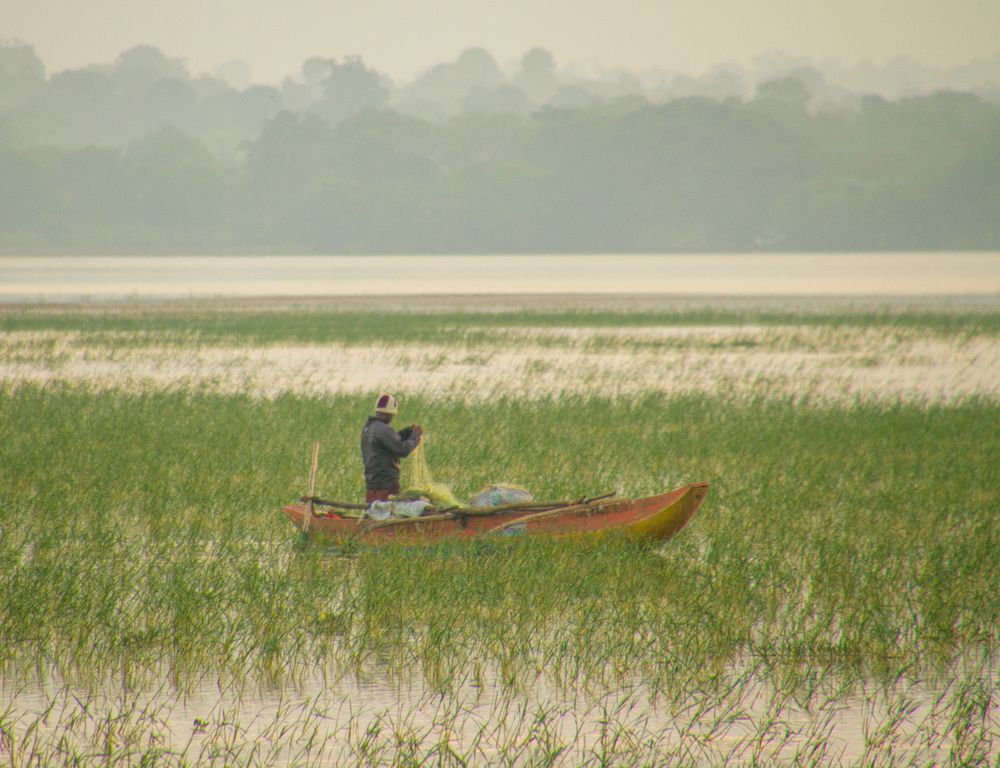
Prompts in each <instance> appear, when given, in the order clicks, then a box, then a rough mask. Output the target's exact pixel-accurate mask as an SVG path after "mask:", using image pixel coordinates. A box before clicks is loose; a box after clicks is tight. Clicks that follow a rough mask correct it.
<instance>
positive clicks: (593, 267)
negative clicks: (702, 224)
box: [0, 252, 1000, 303]
mask: <svg viewBox="0 0 1000 768" xmlns="http://www.w3.org/2000/svg"><path fill="white" fill-rule="evenodd" d="M525 293H543V294H649V295H652V294H666V295H678V296H734V297H740V296H777V297H781V296H803V297H810V296H816V297H822V296H902V297H916V296H953V297H962V296H968V297H983V296H997V295H1000V253H969V252H958V253H950V252H937V253H846V254H845V253H822V254H795V253H781V254H774V253H751V254H667V255H635V254H629V255H524V256H509V255H502V256H501V255H481V256H419V255H414V256H295V255H287V256H59V257H47V256H46V257H41V256H3V257H0V302H7V303H10V302H65V301H90V300H102V301H103V300H132V299H165V298H207V297H214V296H217V297H227V298H228V297H312V296H366V295H398V296H416V295H448V294H525Z"/></svg>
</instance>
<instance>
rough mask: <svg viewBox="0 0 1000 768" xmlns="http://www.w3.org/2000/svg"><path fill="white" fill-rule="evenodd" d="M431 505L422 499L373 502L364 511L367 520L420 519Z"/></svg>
mask: <svg viewBox="0 0 1000 768" xmlns="http://www.w3.org/2000/svg"><path fill="white" fill-rule="evenodd" d="M430 506H431V505H430V504H429V503H428V502H426V501H424V500H423V499H417V500H416V501H373V502H372V503H371V504H369V505H368V508H367V509H366V510H365V515H364V516H365V517H367V518H368V519H369V520H388V519H389V518H390V517H420V515H422V514H423V512H424V510H425V509H427V508H428V507H430Z"/></svg>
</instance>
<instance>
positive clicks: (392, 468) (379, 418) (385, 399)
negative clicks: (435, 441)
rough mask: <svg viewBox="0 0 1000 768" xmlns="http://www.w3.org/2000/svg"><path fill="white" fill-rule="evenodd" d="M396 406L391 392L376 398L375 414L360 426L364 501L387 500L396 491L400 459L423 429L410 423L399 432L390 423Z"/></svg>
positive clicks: (418, 437) (407, 453) (397, 489)
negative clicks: (363, 467)
mask: <svg viewBox="0 0 1000 768" xmlns="http://www.w3.org/2000/svg"><path fill="white" fill-rule="evenodd" d="M398 410H399V406H398V405H397V404H396V398H395V397H393V396H392V395H388V394H383V395H379V396H378V400H376V401H375V415H374V416H369V417H368V421H366V422H365V426H364V428H363V429H362V430H361V460H362V461H363V462H364V464H365V504H371V503H372V502H373V501H386V500H387V499H388V498H389V497H390V496H395V495H396V494H398V493H399V460H400V459H401V458H403V457H404V456H409V455H410V453H411V452H412V451H413V449H414V448H416V447H417V444H418V443H419V442H420V437H421V435H422V434H423V430H422V429H421V428H420V427H418V426H417V425H416V424H413V425H411V426H409V427H406V428H405V429H401V430H400V431H399V432H397V431H396V430H394V429H393V428H392V427H390V426H389V423H390V422H391V421H392V417H393V416H395V415H396V413H397V411H398Z"/></svg>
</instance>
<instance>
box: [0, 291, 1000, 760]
mask: <svg viewBox="0 0 1000 768" xmlns="http://www.w3.org/2000/svg"><path fill="white" fill-rule="evenodd" d="M997 327H998V323H997V317H996V316H995V315H992V314H977V315H968V316H961V315H953V314H934V313H928V314H920V313H916V314H909V315H902V316H890V315H882V314H878V313H869V314H851V313H845V314H841V315H838V314H828V315H825V316H822V315H807V314H787V313H786V314H779V315H778V316H775V315H769V314H767V313H764V312H757V313H756V314H754V313H750V314H741V315H739V316H736V315H734V314H732V313H719V314H715V315H713V314H711V313H701V314H699V313H692V314H691V315H690V316H687V317H685V316H684V315H683V314H682V313H681V314H678V313H661V314H659V315H655V314H654V315H645V314H644V315H628V314H624V315H622V314H614V313H603V314H602V313H591V314H587V313H583V312H572V313H563V314H559V313H550V314H546V313H543V312H531V313H522V312H517V313H499V314H492V313H486V314H473V313H464V314H462V313H454V314H449V315H442V314H440V313H438V314H434V313H431V314H405V313H404V314H398V315H393V316H366V315H365V314H364V313H336V312H320V313H316V312H311V311H310V312H306V311H301V310H287V311H281V312H254V311H245V312H237V313H235V314H233V313H230V312H221V311H213V310H210V309H208V308H204V307H203V308H202V309H200V310H199V311H198V312H195V313H171V312H169V311H152V310H148V309H147V310H134V311H133V310H125V311H117V310H116V311H107V312H98V313H92V312H89V311H85V310H75V311H67V310H61V311H58V312H53V311H51V310H47V311H36V310H32V309H30V308H23V309H18V310H5V311H4V314H3V328H4V332H3V334H2V335H0V345H2V357H0V365H2V371H3V376H2V380H3V384H2V389H0V423H2V424H3V440H2V442H0V523H2V526H0V530H2V538H0V605H2V606H3V609H2V612H0V669H2V671H3V689H2V694H0V729H2V742H0V755H2V756H3V760H4V761H7V762H9V763H10V764H12V765H18V766H20V765H38V764H41V765H62V764H66V765H107V764H113V765H172V766H179V765H186V766H187V765H271V764H276V763H278V764H282V763H285V764H290V765H330V764H345V765H420V764H442V765H512V766H513V765H565V766H575V765H594V766H597V765H625V764H627V765H643V764H644V765H661V764H665V763H680V764H685V765H687V764H693V765H728V764H754V763H756V764H764V763H766V764H774V763H784V764H794V765H815V764H823V765H841V764H843V765H899V764H904V765H906V764H919V765H926V764H947V765H956V766H957V765H963V766H964V765H991V764H994V763H991V762H990V761H995V759H996V758H995V755H996V753H997V746H998V742H1000V736H998V732H1000V723H998V710H997V697H998V695H1000V690H998V685H997V680H998V663H997V659H998V656H997V650H998V649H997V643H998V639H1000V638H998V626H1000V621H998V619H1000V611H998V606H1000V601H998V600H997V595H998V594H1000V575H998V574H1000V570H998V568H997V552H998V551H1000V521H998V519H997V515H996V512H997V509H998V508H1000V443H998V441H997V440H996V435H997V434H1000V406H998V402H997V394H998V393H997V391H996V389H995V381H996V380H992V381H989V380H987V378H986V377H985V376H984V377H982V378H981V379H975V378H973V379H972V381H973V382H979V383H978V384H969V380H970V379H969V377H970V376H971V375H973V374H975V373H976V372H980V371H983V370H986V371H992V370H995V368H996V366H997V359H998V357H1000V355H998V352H997V350H998V349H1000V343H998V338H997ZM806 349H808V350H810V354H815V355H820V356H823V355H826V356H832V357H826V358H823V359H825V360H833V361H834V362H832V363H830V364H829V365H828V366H827V367H828V369H829V370H830V371H832V373H828V379H824V381H827V380H829V381H832V380H833V379H834V378H835V377H836V376H838V375H839V376H853V375H854V373H853V371H855V369H858V370H862V369H868V370H870V369H871V368H877V367H879V366H882V365H885V364H886V361H887V360H895V364H897V365H898V366H900V368H901V369H903V368H906V367H907V366H914V365H916V366H926V367H927V368H928V369H932V368H933V367H934V366H935V365H936V364H937V362H938V361H937V360H936V359H934V357H933V356H934V355H935V354H940V355H944V356H945V357H947V356H948V355H955V354H961V350H963V349H965V350H969V349H974V350H975V351H974V352H973V353H970V354H969V356H968V359H967V360H966V362H965V366H966V368H965V369H963V370H964V371H965V373H963V374H960V375H959V374H956V375H955V376H954V377H953V378H952V379H950V381H951V382H952V383H951V384H949V385H948V387H945V388H943V389H940V390H938V391H933V392H931V393H930V394H928V393H927V391H925V390H920V389H919V388H906V387H903V388H891V387H890V388H878V387H874V388H870V389H869V390H864V389H863V388H860V387H855V388H846V389H842V390H841V391H839V393H838V394H837V396H836V397H832V396H831V397H819V396H817V392H816V391H815V390H812V389H810V388H809V387H810V386H813V385H811V384H810V383H809V382H810V381H811V380H810V379H809V378H808V377H797V376H791V377H789V378H786V379H783V380H782V381H781V382H779V383H777V384H776V383H775V382H774V381H772V380H770V379H768V378H766V377H760V376H754V375H753V374H751V373H749V372H748V371H747V370H746V369H745V367H740V366H741V365H743V363H741V361H743V362H745V361H746V360H747V359H749V357H750V356H753V355H756V354H758V353H766V354H771V355H774V354H778V353H784V352H790V353H794V354H805V352H804V351H805V350H806ZM916 349H920V350H922V352H921V353H920V354H921V355H924V358H922V359H921V360H919V361H916V362H915V357H919V355H917V353H916V352H915V351H914V350H916ZM290 350H298V352H296V353H295V354H297V355H298V357H296V358H295V359H296V360H297V361H298V365H300V366H302V367H303V368H304V369H305V372H304V373H303V374H302V376H300V377H296V366H294V365H293V366H290V367H288V368H280V369H278V370H276V371H273V370H267V368H268V366H269V365H271V364H272V362H273V360H274V359H275V358H274V357H271V356H270V355H282V354H290ZM935 350H936V351H935ZM359 351H360V353H361V354H362V357H363V359H368V360H370V361H371V362H372V364H373V365H376V364H378V363H379V361H383V360H385V359H387V358H388V359H390V360H391V362H392V364H393V365H396V366H399V370H400V371H404V372H405V371H407V370H409V371H411V372H414V376H413V378H412V379H404V381H405V382H406V385H405V386H404V388H403V390H402V391H400V393H399V394H400V400H401V404H402V406H403V410H404V411H405V413H404V414H403V418H404V419H405V420H406V421H407V422H409V421H411V420H412V421H416V422H419V423H421V424H423V425H424V426H425V427H426V428H427V430H428V433H429V435H430V438H429V442H428V445H427V450H428V459H429V461H430V463H431V466H432V468H433V469H434V472H435V477H436V478H437V479H439V480H442V481H444V482H447V483H448V484H450V485H451V486H452V487H453V488H454V489H455V491H456V493H457V494H458V495H459V496H460V497H463V498H465V497H468V496H469V495H471V494H472V493H474V492H475V491H476V490H478V489H479V488H480V487H481V486H482V485H484V484H486V483H490V482H499V481H507V482H516V483H519V484H521V485H524V486H526V487H528V488H530V489H531V490H532V491H533V492H534V493H535V494H536V496H539V497H547V498H570V497H575V496H579V495H581V494H591V493H593V494H597V493H602V492H608V491H622V492H625V493H627V494H629V495H634V496H640V495H647V494H651V493H654V492H657V491H660V490H662V489H663V488H665V487H668V486H674V485H679V484H682V483H684V482H689V481H694V480H708V481H709V482H710V483H711V491H710V494H709V497H708V499H707V500H706V502H705V504H704V506H703V507H702V509H701V511H700V512H699V515H698V517H697V518H696V519H695V521H694V523H693V524H692V525H690V526H689V527H688V528H687V529H685V530H684V531H683V532H682V533H681V534H680V535H679V536H678V537H676V538H675V539H674V540H672V541H670V542H668V543H667V544H666V545H664V546H662V547H654V548H651V547H644V546H638V545H635V544H632V543H629V542H626V541H615V540H611V541H604V542H602V543H601V544H599V545H596V544H586V543H577V544H572V543H566V542H552V541H544V540H526V541H518V540H515V541H507V540H504V541H492V540H484V541H478V542H472V543H467V544H464V545H458V544H454V545H441V546H437V547H427V548H415V549H405V548H398V547H395V548H394V547H385V548H370V549H366V548H358V549H355V550H352V551H348V552H342V551H335V550H330V549H325V548H322V547H314V546H310V547H306V548H302V547H301V546H300V544H299V541H298V539H297V535H296V534H295V533H294V531H293V529H292V528H291V526H289V525H288V523H287V521H286V520H285V519H284V518H283V517H282V516H281V515H280V513H279V508H280V505H281V504H282V503H286V502H288V501H291V500H293V499H295V498H297V497H298V496H299V495H301V493H302V492H303V490H304V488H305V485H306V478H307V476H308V471H309V466H308V464H309V457H310V453H311V446H312V444H313V442H314V441H318V442H320V443H321V445H322V450H321V457H320V471H319V478H318V485H317V489H318V490H319V491H321V492H322V494H323V495H326V496H329V497H335V498H345V499H349V498H357V497H359V496H360V494H361V491H362V488H361V478H360V471H359V460H358V458H357V456H356V454H357V446H356V439H357V434H356V433H357V431H358V429H359V425H360V423H361V421H362V419H363V417H364V415H365V414H366V413H367V410H368V409H369V407H370V402H369V400H370V399H371V394H372V393H371V392H369V391H367V388H366V387H367V385H365V386H361V385H358V384H354V385H349V382H350V381H353V380H354V379H353V378H352V377H346V378H343V379H338V378H336V377H335V376H332V374H331V373H330V372H331V371H335V370H336V369H337V367H338V365H339V364H343V363H344V361H350V360H352V359H357V358H352V355H357V354H359ZM154 353H155V356H156V361H157V363H156V364H157V365H160V366H164V367H168V366H170V365H188V364H190V361H192V360H194V361H197V364H198V365H199V366H200V368H199V371H198V375H197V376H190V377H188V378H183V377H182V378H178V379H173V380H171V381H169V382H166V383H164V382H162V381H157V380H156V379H155V378H152V377H149V376H146V375H145V374H144V373H143V372H142V369H141V368H139V367H136V365H135V361H136V359H137V358H136V356H137V355H147V354H154ZM233 355H242V356H243V357H242V359H243V362H241V363H235V362H234V357H233ZM602 355H607V356H608V357H609V358H610V359H612V360H619V359H632V360H642V361H643V365H644V366H651V367H654V369H655V370H658V371H659V372H660V373H661V374H662V375H661V376H660V377H659V378H657V377H653V376H649V377H643V376H642V375H641V372H640V371H639V370H638V369H637V368H629V367H624V368H621V369H619V368H615V367H614V365H615V364H608V365H607V366H606V367H605V368H604V369H603V371H604V374H603V375H598V374H595V373H594V370H593V369H592V368H588V367H587V365H588V364H589V363H588V362H587V361H590V360H591V359H592V357H593V356H598V357H599V356H602ZM868 355H871V356H874V358H875V362H874V363H864V362H859V360H860V359H861V358H863V357H864V358H865V359H867V357H865V356H868ZM518 356H520V358H519V357H518ZM699 356H700V357H699ZM928 356H929V357H928ZM316 357H319V358H322V359H323V361H324V362H323V365H324V366H328V367H323V368H321V369H320V371H319V372H318V373H313V374H312V375H311V376H310V375H309V369H308V367H306V362H305V361H309V360H311V359H313V358H316ZM498 357H499V358H500V359H502V360H504V361H508V360H509V361H515V360H518V359H519V360H520V361H521V365H523V368H520V369H519V368H513V367H509V366H508V365H507V363H506V362H505V363H504V364H503V365H494V364H492V363H491V361H495V360H496V359H497V358H498ZM456 359H459V360H462V359H465V360H466V362H465V364H464V365H465V367H464V368H461V372H459V373H454V374H453V375H452V377H451V379H450V380H449V382H448V385H447V386H443V387H437V386H436V385H435V386H426V387H421V386H419V385H417V384H416V383H414V382H417V381H418V380H420V379H421V378H422V377H423V378H430V379H431V380H433V377H431V376H430V374H429V373H428V372H429V371H431V372H432V371H433V370H436V369H447V368H448V367H449V366H454V365H456V363H455V360H456ZM696 360H704V361H711V363H712V365H715V366H717V368H716V369H715V370H717V371H718V372H719V375H716V374H715V373H713V374H712V375H711V376H708V377H706V378H705V380H704V381H702V383H700V384H699V385H698V386H696V387H684V386H682V380H681V379H679V378H676V377H675V376H674V375H673V373H672V371H671V370H670V369H671V368H673V367H676V366H681V367H682V368H686V369H688V370H689V373H690V371H691V370H696V368H697V366H696V365H694V361H696ZM837 360H839V361H840V362H839V363H837V362H836V361H837ZM95 361H101V362H102V364H103V365H104V368H102V373H101V375H99V376H82V375H78V369H79V367H80V366H84V365H86V364H88V363H90V364H92V363H94V362H95ZM845 361H846V362H845ZM706 364H707V363H706ZM359 365H360V364H359ZM838 365H839V366H840V367H839V368H838V367H837V366H838ZM546 366H548V367H546ZM727 366H728V367H727ZM234 367H235V368H237V369H238V371H239V373H238V375H235V376H233V375H231V373H232V369H233V368H234ZM821 368H822V366H817V367H815V368H814V369H811V370H820V369H821ZM252 369H255V370H252ZM477 370H478V371H480V373H479V374H478V375H477V374H476V373H475V372H476V371H477ZM505 370H506V371H508V374H509V376H511V377H513V378H514V381H515V384H514V385H508V386H503V382H504V378H503V377H504V375H505V373H504V371H505ZM919 370H924V369H923V368H920V369H919ZM37 371H47V372H48V374H49V375H47V376H38V375H36V372H37ZM484 372H488V376H487V375H485V373H484ZM727 372H728V374H727ZM531 374H533V375H535V376H536V377H539V378H541V379H542V380H543V381H545V382H546V384H545V386H544V387H539V388H536V389H530V388H524V387H523V382H527V381H528V380H529V379H530V378H531V376H530V375H531ZM694 375H697V374H696V373H695V374H694ZM255 376H260V377H266V376H270V377H271V381H272V383H273V386H270V387H255V386H246V387H244V388H242V389H241V387H240V386H238V385H237V383H236V382H239V381H247V382H253V381H257V380H258V379H256V378H254V377H255ZM548 376H551V377H552V378H546V377H548ZM240 377H243V378H242V379H241V378H240ZM518 377H521V378H518ZM303 378H305V379H306V380H307V381H308V382H309V383H308V384H307V385H306V386H303V385H302V379H303ZM621 379H637V380H638V382H639V384H638V385H635V386H632V387H626V386H625V385H626V384H627V383H628V382H627V381H621ZM712 379H715V381H716V386H715V387H714V388H713V387H712V386H711V380H712ZM494 381H495V382H497V385H498V386H497V388H496V389H493V390H490V391H489V392H488V394H487V395H486V396H482V395H481V394H478V393H479V391H480V388H481V387H483V386H485V385H486V384H488V383H489V382H494ZM616 381H619V382H620V384H621V386H622V387H623V388H619V389H616V388H615V382H616ZM633 383H634V382H633ZM796 383H798V384H799V390H796V389H795V386H794V385H795V384H796ZM560 385H561V386H560ZM378 387H379V385H378V384H375V383H373V384H371V389H373V390H374V389H378ZM519 387H520V388H521V389H522V391H520V392H519V391H518V388H519ZM362 390H363V391H362ZM463 393H464V394H465V396H463Z"/></svg>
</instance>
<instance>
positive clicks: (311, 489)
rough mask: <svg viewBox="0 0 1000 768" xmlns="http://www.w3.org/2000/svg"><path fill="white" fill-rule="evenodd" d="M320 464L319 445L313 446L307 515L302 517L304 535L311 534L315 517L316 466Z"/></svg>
mask: <svg viewBox="0 0 1000 768" xmlns="http://www.w3.org/2000/svg"><path fill="white" fill-rule="evenodd" d="M318 463H319V443H316V444H315V445H314V446H313V460H312V468H311V469H310V470H309V500H308V501H307V502H306V513H305V515H303V517H302V533H309V523H310V522H311V521H312V516H313V496H314V495H315V494H316V465H317V464H318Z"/></svg>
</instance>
